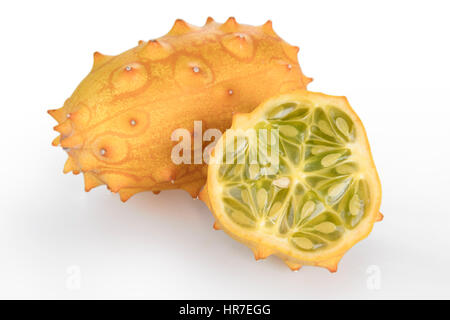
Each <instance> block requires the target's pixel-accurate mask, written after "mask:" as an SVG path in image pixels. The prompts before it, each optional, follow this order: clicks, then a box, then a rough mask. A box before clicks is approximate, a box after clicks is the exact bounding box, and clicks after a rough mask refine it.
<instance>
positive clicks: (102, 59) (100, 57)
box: [92, 51, 113, 70]
mask: <svg viewBox="0 0 450 320" xmlns="http://www.w3.org/2000/svg"><path fill="white" fill-rule="evenodd" d="M111 58H113V56H108V55H106V54H102V53H100V52H98V51H96V52H94V65H93V66H92V70H93V69H96V68H98V67H100V66H102V65H104V64H105V63H106V62H108V61H109V60H111Z"/></svg>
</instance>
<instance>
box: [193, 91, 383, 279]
mask: <svg viewBox="0 0 450 320" xmlns="http://www.w3.org/2000/svg"><path fill="white" fill-rule="evenodd" d="M201 199H202V200H204V201H205V202H206V203H207V205H208V206H209V208H210V209H211V211H212V212H213V214H214V216H215V218H216V224H215V227H216V228H222V229H223V230H224V231H225V232H227V233H228V234H229V235H230V236H232V237H233V238H234V239H236V240H238V241H241V242H243V243H245V244H246V245H248V246H249V247H250V248H251V249H252V250H253V252H254V254H255V258H256V259H260V258H265V257H267V256H269V255H271V254H275V255H277V256H279V257H280V258H281V259H283V260H284V261H285V262H286V264H287V265H288V266H289V267H290V268H291V269H293V270H298V269H299V268H300V267H301V266H303V265H315V266H320V267H325V268H328V269H329V270H330V271H333V272H334V271H336V269H337V263H338V262H339V260H340V259H341V257H342V255H343V254H344V253H345V252H346V251H347V250H348V249H349V248H350V247H352V246H353V245H354V244H355V243H356V242H358V241H360V240H361V239H363V238H365V237H366V236H367V235H368V234H369V233H370V231H371V229H372V227H373V224H374V222H376V221H379V220H381V219H382V215H381V214H380V213H379V208H380V202H381V186H380V181H379V178H378V175H377V172H376V169H375V165H374V163H373V160H372V156H371V153H370V149H369V144H368V141H367V137H366V133H365V130H364V127H363V125H362V123H361V121H360V120H359V118H358V116H357V115H356V114H355V112H354V111H353V110H352V108H351V107H350V105H349V104H348V102H347V99H346V98H345V97H334V96H328V95H324V94H320V93H312V92H307V91H300V92H294V93H291V94H287V95H281V96H278V97H276V98H273V99H270V100H268V101H266V102H264V103H263V104H262V105H260V106H259V107H258V108H257V109H255V110H254V111H253V112H252V113H249V114H239V115H236V116H235V118H234V119H233V124H232V127H231V129H229V130H227V131H226V132H225V134H224V135H223V136H222V137H221V139H220V140H219V141H218V143H217V145H216V147H215V148H214V150H213V152H212V155H211V159H210V163H209V167H208V182H207V185H206V187H205V189H204V190H203V192H202V194H201Z"/></svg>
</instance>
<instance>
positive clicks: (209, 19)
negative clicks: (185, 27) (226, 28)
mask: <svg viewBox="0 0 450 320" xmlns="http://www.w3.org/2000/svg"><path fill="white" fill-rule="evenodd" d="M213 22H215V21H214V19H213V18H211V17H208V18H207V19H206V22H205V26H206V25H208V24H211V23H213Z"/></svg>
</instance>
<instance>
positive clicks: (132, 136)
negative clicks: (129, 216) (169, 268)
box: [49, 18, 309, 200]
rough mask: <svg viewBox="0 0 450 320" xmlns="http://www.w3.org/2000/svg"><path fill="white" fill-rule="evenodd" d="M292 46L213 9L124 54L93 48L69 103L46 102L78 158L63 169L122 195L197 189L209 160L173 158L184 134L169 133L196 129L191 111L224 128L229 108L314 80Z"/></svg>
mask: <svg viewBox="0 0 450 320" xmlns="http://www.w3.org/2000/svg"><path fill="white" fill-rule="evenodd" d="M291 48H292V47H291V46H290V45H288V44H287V43H286V42H284V41H283V40H282V39H280V38H279V37H277V36H274V34H273V33H272V32H271V31H270V28H269V25H268V24H265V25H264V26H263V27H253V26H248V25H244V24H239V23H237V21H236V19H234V18H230V19H228V20H227V21H226V22H225V23H224V24H219V23H216V22H214V20H213V19H212V18H208V19H207V21H206V24H205V26H204V27H202V28H200V27H195V26H192V25H190V24H188V23H186V22H185V21H183V20H177V21H176V22H175V24H174V25H173V27H172V29H171V30H170V32H169V33H168V34H167V35H166V36H163V37H161V38H158V39H155V40H150V41H147V42H139V45H138V46H137V47H135V48H133V49H131V50H128V51H126V52H124V53H122V54H120V55H118V56H107V55H104V54H101V53H99V52H96V53H95V54H94V66H93V68H92V70H91V72H90V73H89V74H88V76H87V77H86V78H85V79H84V80H83V81H82V82H81V83H80V85H79V86H78V88H77V89H76V90H75V92H74V93H73V94H72V96H71V97H70V98H69V99H68V100H67V101H66V102H65V103H64V106H63V107H62V108H60V109H56V110H49V114H50V115H51V116H52V117H53V118H55V119H56V120H57V121H58V125H57V126H56V128H55V129H56V130H58V132H60V133H61V135H60V136H59V137H58V138H56V139H55V140H54V141H53V145H58V144H59V145H61V146H62V147H63V148H65V150H66V151H67V152H68V153H69V155H70V157H71V158H72V159H73V160H71V162H72V164H71V166H68V167H67V168H66V169H67V170H69V169H70V170H71V171H72V172H74V173H77V172H83V173H89V175H88V177H89V178H87V179H86V181H87V184H86V189H91V188H92V186H93V185H95V182H94V181H95V180H94V179H93V177H96V178H97V179H98V180H99V181H101V182H102V183H105V184H106V185H107V187H108V188H109V189H110V190H112V191H115V192H119V194H120V196H121V199H122V200H127V199H128V198H129V197H130V196H132V195H133V194H135V193H137V192H141V191H146V190H148V191H159V190H167V189H184V190H186V191H187V192H189V193H190V194H191V195H192V196H193V197H194V198H195V197H197V195H198V193H199V190H200V189H201V187H202V185H203V184H204V182H205V177H206V170H205V165H203V164H196V165H189V164H180V165H176V164H174V163H173V162H172V160H171V152H172V148H173V146H174V145H176V144H177V143H178V141H171V134H172V133H173V131H174V130H175V129H178V128H186V129H188V130H189V131H190V132H192V128H193V122H194V120H199V121H203V131H205V130H207V129H209V128H215V129H219V130H221V131H222V132H223V131H224V130H225V129H227V128H228V127H229V126H230V124H231V117H232V114H233V113H235V112H249V111H251V110H252V109H253V108H254V107H255V106H257V105H258V104H259V103H260V102H261V101H262V100H264V99H266V98H268V97H270V96H272V95H275V94H278V93H280V92H287V91H289V90H292V89H303V88H305V87H306V84H307V83H308V81H309V80H308V78H306V77H305V76H304V75H303V73H302V71H301V69H300V66H299V64H298V60H297V57H296V56H294V54H293V53H292V52H294V51H296V49H295V48H294V49H291ZM288 67H289V68H288ZM196 71H197V72H196ZM205 146H206V144H204V145H203V146H202V147H205ZM91 178H92V179H91Z"/></svg>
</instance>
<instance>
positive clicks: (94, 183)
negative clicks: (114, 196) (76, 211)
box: [83, 172, 104, 192]
mask: <svg viewBox="0 0 450 320" xmlns="http://www.w3.org/2000/svg"><path fill="white" fill-rule="evenodd" d="M83 176H84V190H85V191H86V192H89V191H91V190H92V189H94V188H96V187H98V186H101V185H103V184H104V183H103V182H102V181H100V179H98V178H97V177H96V176H95V175H94V174H93V173H91V172H85V173H84V174H83Z"/></svg>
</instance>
